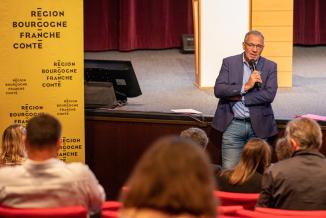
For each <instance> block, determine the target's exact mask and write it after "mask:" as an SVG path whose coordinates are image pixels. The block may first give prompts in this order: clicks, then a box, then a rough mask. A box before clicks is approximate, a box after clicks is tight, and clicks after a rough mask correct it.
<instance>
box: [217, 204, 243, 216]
mask: <svg viewBox="0 0 326 218" xmlns="http://www.w3.org/2000/svg"><path fill="white" fill-rule="evenodd" d="M238 210H243V206H241V205H230V206H218V208H217V213H218V214H219V215H221V216H234V215H235V214H236V212H237V211H238Z"/></svg>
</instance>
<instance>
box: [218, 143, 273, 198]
mask: <svg viewBox="0 0 326 218" xmlns="http://www.w3.org/2000/svg"><path fill="white" fill-rule="evenodd" d="M270 162H271V150H270V147H269V145H268V144H267V142H266V141H264V140H263V139H258V138H255V139H250V140H249V141H248V142H247V143H246V145H245V147H244V149H243V151H242V153H241V157H240V162H239V163H238V164H237V165H236V166H235V168H234V169H232V170H226V171H224V172H222V174H221V176H219V177H218V178H217V182H218V188H219V190H221V191H227V192H240V193H241V192H243V193H259V192H260V191H261V180H262V175H263V173H264V170H265V169H266V168H267V167H268V166H269V165H270Z"/></svg>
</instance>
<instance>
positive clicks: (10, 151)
mask: <svg viewBox="0 0 326 218" xmlns="http://www.w3.org/2000/svg"><path fill="white" fill-rule="evenodd" d="M25 135H26V129H25V128H24V127H23V126H21V125H18V124H13V125H10V126H8V127H7V128H6V129H5V130H4V132H3V134H2V143H1V147H0V162H1V163H7V164H8V163H11V164H18V163H20V162H21V161H22V160H23V159H24V157H25V145H24V138H25Z"/></svg>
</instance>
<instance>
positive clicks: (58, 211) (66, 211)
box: [0, 206, 87, 218]
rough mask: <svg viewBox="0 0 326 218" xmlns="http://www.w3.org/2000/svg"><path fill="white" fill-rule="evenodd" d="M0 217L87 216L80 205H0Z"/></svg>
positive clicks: (53, 217)
mask: <svg viewBox="0 0 326 218" xmlns="http://www.w3.org/2000/svg"><path fill="white" fill-rule="evenodd" d="M0 217H1V218H87V209H86V208H84V207H81V206H76V207H61V208H9V207H1V206H0Z"/></svg>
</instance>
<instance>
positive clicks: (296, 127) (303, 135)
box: [285, 118, 322, 150]
mask: <svg viewBox="0 0 326 218" xmlns="http://www.w3.org/2000/svg"><path fill="white" fill-rule="evenodd" d="M285 136H286V137H287V138H288V140H290V139H293V140H295V141H296V142H297V143H298V145H299V147H300V150H310V149H320V148H321V145H322V132H321V128H320V126H319V124H318V123H317V122H316V121H314V120H312V119H309V118H296V119H294V120H291V121H290V122H289V123H288V124H287V125H286V129H285Z"/></svg>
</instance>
